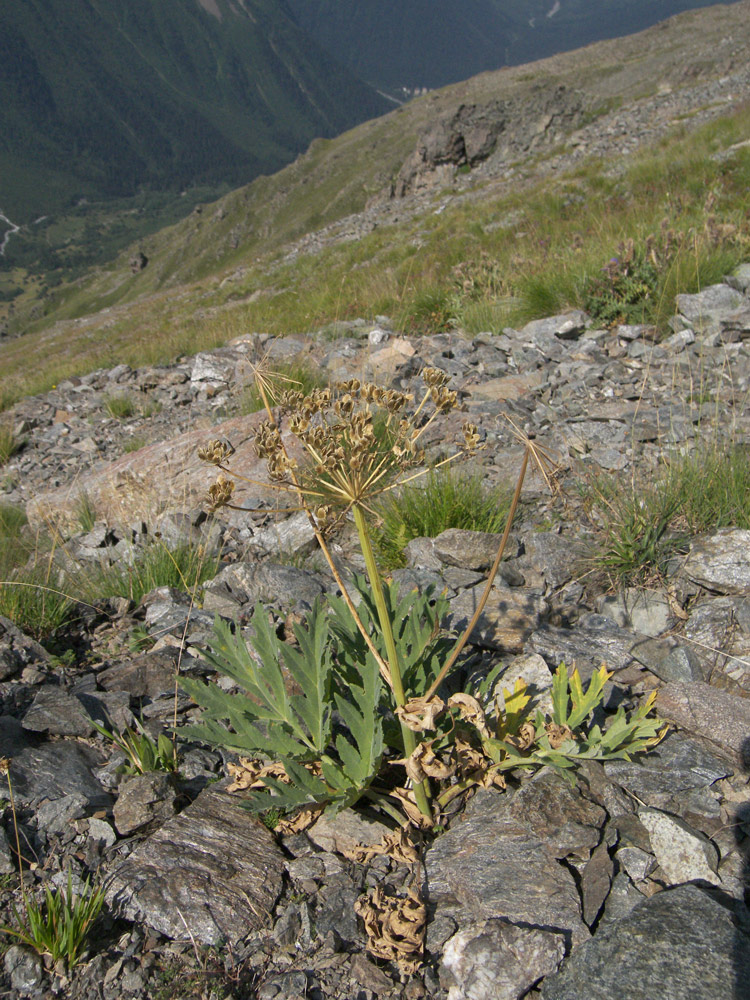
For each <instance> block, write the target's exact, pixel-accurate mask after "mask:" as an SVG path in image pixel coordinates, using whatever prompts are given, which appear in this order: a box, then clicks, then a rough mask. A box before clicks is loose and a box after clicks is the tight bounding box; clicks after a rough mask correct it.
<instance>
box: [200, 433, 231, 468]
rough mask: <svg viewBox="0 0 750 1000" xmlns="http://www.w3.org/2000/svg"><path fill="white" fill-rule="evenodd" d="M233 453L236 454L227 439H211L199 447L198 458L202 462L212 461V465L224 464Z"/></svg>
mask: <svg viewBox="0 0 750 1000" xmlns="http://www.w3.org/2000/svg"><path fill="white" fill-rule="evenodd" d="M232 455H234V448H233V447H232V445H231V444H230V443H229V442H228V441H226V440H225V441H221V440H219V438H215V439H214V440H213V441H209V442H208V443H207V444H205V445H203V447H201V448H199V449H198V458H199V459H200V460H201V461H202V462H210V463H211V465H223V464H224V463H225V462H226V460H227V459H228V458H231V457H232Z"/></svg>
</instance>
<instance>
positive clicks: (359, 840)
mask: <svg viewBox="0 0 750 1000" xmlns="http://www.w3.org/2000/svg"><path fill="white" fill-rule="evenodd" d="M389 833H390V830H389V828H388V827H387V826H385V825H384V824H383V823H379V822H378V821H377V820H373V819H369V818H368V817H366V816H363V815H361V814H360V813H357V812H354V810H353V809H344V810H342V811H341V812H340V813H337V814H336V815H335V816H328V814H327V813H323V815H322V816H321V817H320V819H318V820H316V822H315V823H314V825H313V826H312V827H310V829H309V830H308V831H307V835H308V836H309V838H310V840H312V842H313V843H314V844H317V845H318V847H320V848H321V849H322V850H324V851H336V852H338V853H339V854H344V855H349V854H351V852H352V851H354V850H356V849H357V848H358V847H362V846H364V847H372V845H373V844H379V843H380V841H381V840H382V839H383V838H384V837H385V836H387V834H389Z"/></svg>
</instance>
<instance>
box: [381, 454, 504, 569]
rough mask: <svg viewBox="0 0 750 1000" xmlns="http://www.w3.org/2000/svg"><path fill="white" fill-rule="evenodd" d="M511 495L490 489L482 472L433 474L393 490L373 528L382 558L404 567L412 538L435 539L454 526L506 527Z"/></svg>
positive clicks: (475, 528) (392, 565)
mask: <svg viewBox="0 0 750 1000" xmlns="http://www.w3.org/2000/svg"><path fill="white" fill-rule="evenodd" d="M510 496H511V491H510V490H506V489H502V488H501V489H497V490H488V489H487V488H486V487H485V486H484V483H483V480H482V477H481V476H480V475H465V474H461V473H459V472H456V471H453V470H443V471H439V472H435V473H429V474H428V475H427V476H426V477H425V479H424V480H423V481H422V483H420V484H419V485H414V486H406V487H404V488H403V489H402V490H401V491H400V492H398V493H391V494H388V495H387V497H386V499H385V500H384V501H383V502H382V503H381V505H380V507H379V510H378V513H379V514H380V517H381V519H382V520H381V523H380V525H379V526H378V527H377V529H376V530H375V532H374V537H375V546H376V550H377V554H378V557H379V559H380V561H381V562H382V564H383V566H384V567H385V568H388V569H393V568H396V567H398V566H403V565H405V557H404V549H405V548H406V545H407V544H408V543H409V542H410V541H411V540H412V539H413V538H422V537H429V538H434V537H435V536H436V535H439V534H440V533H441V532H442V531H447V530H448V529H449V528H464V529H467V530H469V531H495V532H497V531H502V530H503V529H504V528H505V521H506V518H507V515H508V509H509V507H510Z"/></svg>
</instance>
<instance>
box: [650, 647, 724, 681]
mask: <svg viewBox="0 0 750 1000" xmlns="http://www.w3.org/2000/svg"><path fill="white" fill-rule="evenodd" d="M632 652H633V658H634V659H636V660H637V661H638V662H639V663H642V664H643V666H644V667H646V669H647V670H650V671H651V673H652V674H655V675H656V676H657V677H660V678H661V680H663V681H702V680H705V677H706V673H705V671H704V668H703V665H702V663H701V661H700V658H699V657H698V656H697V654H696V653H694V652H693V650H692V649H690V648H689V647H687V646H679V645H677V643H676V642H675V641H674V640H673V639H646V640H644V641H643V642H639V643H636V645H635V646H633V649H632Z"/></svg>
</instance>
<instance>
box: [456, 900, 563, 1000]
mask: <svg viewBox="0 0 750 1000" xmlns="http://www.w3.org/2000/svg"><path fill="white" fill-rule="evenodd" d="M564 954H565V938H564V936H563V935H562V934H559V933H555V932H553V931H548V930H541V929H540V928H535V927H518V926H515V925H514V924H509V923H507V922H506V921H504V920H483V921H480V922H478V923H473V924H469V925H468V926H467V927H462V928H461V930H460V931H459V932H458V934H456V935H455V936H454V937H452V938H451V939H450V941H448V943H447V944H446V946H445V950H444V951H443V960H442V968H441V973H442V975H441V979H443V980H444V981H445V984H446V985H449V986H450V988H449V989H448V1000H479V998H481V1000H517V998H518V997H520V996H522V995H523V994H524V993H525V992H526V991H527V990H528V989H529V987H530V986H533V985H534V983H536V982H537V981H538V980H539V979H541V978H542V977H543V976H546V975H548V974H549V973H551V972H555V971H556V970H557V968H558V966H559V965H560V962H561V961H562V959H563V956H564Z"/></svg>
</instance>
